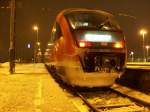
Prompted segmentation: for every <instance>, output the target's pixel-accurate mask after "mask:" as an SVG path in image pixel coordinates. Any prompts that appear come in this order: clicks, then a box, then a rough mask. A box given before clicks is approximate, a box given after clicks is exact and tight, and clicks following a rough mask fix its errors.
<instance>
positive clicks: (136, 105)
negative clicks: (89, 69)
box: [76, 88, 150, 112]
mask: <svg viewBox="0 0 150 112" xmlns="http://www.w3.org/2000/svg"><path fill="white" fill-rule="evenodd" d="M76 94H77V95H78V96H79V97H80V98H81V99H82V100H83V101H84V102H85V103H86V104H87V105H88V106H89V107H90V108H91V110H92V111H93V112H150V110H149V107H148V105H144V104H143V103H140V101H138V102H137V101H135V100H133V99H132V98H129V97H126V96H125V95H122V94H120V93H118V92H115V91H114V90H112V89H109V88H105V89H102V88H96V91H95V90H93V89H91V90H86V91H78V90H77V91H76Z"/></svg>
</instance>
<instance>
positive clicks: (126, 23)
mask: <svg viewBox="0 0 150 112" xmlns="http://www.w3.org/2000/svg"><path fill="white" fill-rule="evenodd" d="M16 1H17V8H16V56H17V57H21V56H24V57H31V55H32V52H33V51H32V49H27V44H28V43H31V44H32V45H33V43H34V42H35V38H36V35H35V32H34V31H33V30H32V26H33V25H34V24H38V25H39V38H40V41H41V43H42V48H43V51H44V48H45V47H46V44H47V42H48V41H49V38H50V31H51V27H52V24H53V21H54V19H55V16H56V15H57V13H58V12H59V11H61V10H62V9H65V8H74V7H78V8H79V7H80V8H92V9H100V10H104V11H108V12H111V13H113V14H115V15H116V18H117V19H118V21H119V23H120V25H121V27H122V29H123V31H124V33H125V36H126V40H127V47H128V52H130V51H134V52H135V56H136V57H140V54H141V53H142V37H141V35H139V30H140V29H141V28H145V29H147V30H148V31H149V32H148V34H147V35H146V37H145V43H146V44H149V42H150V39H149V36H150V13H149V11H150V0H16ZM3 6H4V7H5V8H2V7H3ZM7 6H9V0H0V7H1V8H0V60H1V58H2V59H7V58H8V49H9V15H10V9H9V8H7ZM119 13H124V14H128V15H130V16H117V15H118V14H119ZM132 16H134V17H135V18H136V19H135V18H133V17H132ZM26 55H28V56H26ZM141 57H142V56H141Z"/></svg>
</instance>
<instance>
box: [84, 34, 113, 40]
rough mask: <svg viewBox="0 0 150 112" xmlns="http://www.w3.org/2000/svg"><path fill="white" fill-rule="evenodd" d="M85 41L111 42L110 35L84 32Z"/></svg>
mask: <svg viewBox="0 0 150 112" xmlns="http://www.w3.org/2000/svg"><path fill="white" fill-rule="evenodd" d="M85 39H86V41H91V42H111V41H112V36H111V35H99V34H85Z"/></svg>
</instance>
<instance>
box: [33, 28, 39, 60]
mask: <svg viewBox="0 0 150 112" xmlns="http://www.w3.org/2000/svg"><path fill="white" fill-rule="evenodd" d="M33 30H34V31H36V41H35V48H34V62H36V56H37V52H38V48H39V46H40V42H39V27H38V26H37V25H34V26H33Z"/></svg>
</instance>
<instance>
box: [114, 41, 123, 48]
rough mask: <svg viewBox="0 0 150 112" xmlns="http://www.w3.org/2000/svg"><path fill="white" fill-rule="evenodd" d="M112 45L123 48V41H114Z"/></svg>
mask: <svg viewBox="0 0 150 112" xmlns="http://www.w3.org/2000/svg"><path fill="white" fill-rule="evenodd" d="M114 47H115V48H123V43H122V42H116V43H115V44H114Z"/></svg>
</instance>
